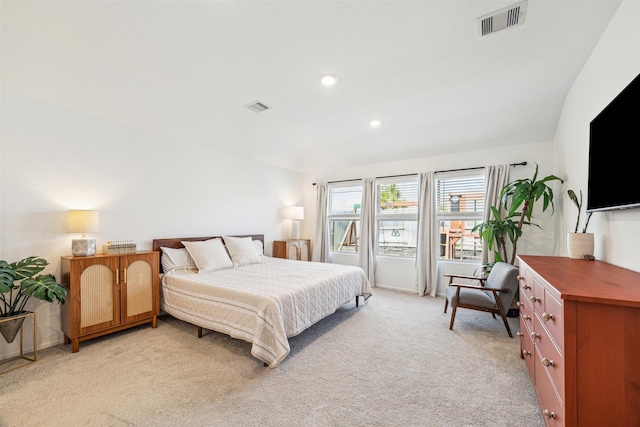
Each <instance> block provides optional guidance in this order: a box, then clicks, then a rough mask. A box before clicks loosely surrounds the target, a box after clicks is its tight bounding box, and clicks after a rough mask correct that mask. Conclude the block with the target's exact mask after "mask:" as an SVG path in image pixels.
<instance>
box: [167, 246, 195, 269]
mask: <svg viewBox="0 0 640 427" xmlns="http://www.w3.org/2000/svg"><path fill="white" fill-rule="evenodd" d="M160 249H161V250H162V271H164V272H165V273H166V272H168V271H169V270H171V269H174V268H176V267H188V266H192V265H196V263H195V262H194V261H193V258H191V256H190V255H189V252H187V250H186V249H185V248H180V249H174V248H160Z"/></svg>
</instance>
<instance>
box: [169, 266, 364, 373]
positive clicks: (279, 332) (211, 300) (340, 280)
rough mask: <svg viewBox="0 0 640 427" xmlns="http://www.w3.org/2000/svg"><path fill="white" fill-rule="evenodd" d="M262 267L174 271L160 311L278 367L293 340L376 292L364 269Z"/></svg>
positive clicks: (182, 268) (170, 275)
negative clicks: (247, 347)
mask: <svg viewBox="0 0 640 427" xmlns="http://www.w3.org/2000/svg"><path fill="white" fill-rule="evenodd" d="M263 261H264V262H262V263H260V264H251V265H245V266H242V267H234V268H229V269H224V270H218V271H215V272H212V273H208V274H198V273H197V272H196V270H195V269H193V268H187V267H179V268H175V269H173V270H171V271H169V272H167V273H165V274H164V276H163V278H162V299H161V307H162V309H163V310H164V311H166V312H167V313H169V314H171V315H172V316H174V317H176V318H178V319H181V320H184V321H186V322H189V323H193V324H195V325H197V326H201V327H203V328H206V329H211V330H215V331H218V332H222V333H225V334H228V335H230V336H232V337H234V338H239V339H242V340H245V341H248V342H250V343H252V348H251V354H253V355H254V356H255V357H257V358H258V359H260V360H262V361H264V362H266V363H267V364H268V365H269V367H272V368H273V367H276V366H278V364H279V363H280V362H281V361H282V360H283V359H284V358H285V357H286V356H287V355H288V354H289V341H288V340H287V338H288V337H292V336H294V335H297V334H299V333H300V332H302V331H304V330H305V329H307V328H308V327H309V326H311V325H313V324H314V323H316V322H318V321H319V320H321V319H323V318H324V317H326V316H328V315H330V314H332V313H334V312H335V311H336V310H337V309H338V308H340V306H342V305H343V304H345V303H347V302H349V301H350V300H352V299H354V298H355V297H356V296H360V295H362V296H365V297H369V296H370V295H371V287H370V285H369V281H368V280H367V277H366V275H365V273H364V271H363V270H362V269H361V268H359V267H352V266H346V265H338V264H325V263H317V262H305V261H293V260H287V259H280V258H271V257H263Z"/></svg>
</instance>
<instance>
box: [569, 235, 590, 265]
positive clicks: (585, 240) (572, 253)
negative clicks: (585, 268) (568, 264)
mask: <svg viewBox="0 0 640 427" xmlns="http://www.w3.org/2000/svg"><path fill="white" fill-rule="evenodd" d="M567 251H568V252H569V258H574V259H583V257H584V256H585V255H589V256H593V233H567Z"/></svg>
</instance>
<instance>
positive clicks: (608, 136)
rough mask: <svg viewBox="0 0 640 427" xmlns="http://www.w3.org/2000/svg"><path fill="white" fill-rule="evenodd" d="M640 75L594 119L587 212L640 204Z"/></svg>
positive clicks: (591, 135)
mask: <svg viewBox="0 0 640 427" xmlns="http://www.w3.org/2000/svg"><path fill="white" fill-rule="evenodd" d="M638 146H640V74H638V76H636V78H635V79H633V80H632V81H631V83H629V85H628V86H627V87H626V88H624V90H623V91H622V92H620V94H618V96H616V97H615V99H614V100H613V101H611V103H609V105H607V106H606V108H605V109H604V110H602V112H600V114H598V115H597V116H596V118H594V119H593V120H592V121H591V125H590V128H589V184H588V187H587V212H592V211H607V210H613V209H626V208H638V207H640V156H638V154H637V151H636V150H637V149H638Z"/></svg>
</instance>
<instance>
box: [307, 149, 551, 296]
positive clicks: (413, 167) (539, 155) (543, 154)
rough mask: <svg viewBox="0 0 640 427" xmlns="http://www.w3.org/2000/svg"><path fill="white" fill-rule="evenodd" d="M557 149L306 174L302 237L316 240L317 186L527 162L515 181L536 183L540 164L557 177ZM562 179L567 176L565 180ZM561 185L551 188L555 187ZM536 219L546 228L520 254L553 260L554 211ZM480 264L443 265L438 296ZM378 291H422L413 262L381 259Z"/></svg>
mask: <svg viewBox="0 0 640 427" xmlns="http://www.w3.org/2000/svg"><path fill="white" fill-rule="evenodd" d="M552 152H553V146H552V142H551V141H546V142H540V143H535V144H526V145H513V146H507V147H502V148H493V149H487V150H478V151H474V152H466V153H458V154H452V155H445V156H433V157H426V158H420V159H411V160H406V161H399V162H389V163H382V164H375V165H368V166H354V167H352V168H349V169H345V170H334V171H323V172H319V173H309V174H306V175H305V184H304V201H305V202H304V203H305V221H304V224H303V229H302V234H303V235H304V236H305V237H307V238H311V239H313V237H314V233H315V224H316V221H315V219H316V187H315V186H313V183H314V182H321V181H338V180H344V179H353V178H364V177H380V176H389V175H400V174H410V173H418V172H426V171H431V170H433V171H440V170H449V169H459V168H469V167H478V166H487V165H497V164H505V163H520V162H523V161H526V162H528V164H527V166H518V167H514V168H511V171H510V176H511V179H512V180H513V179H519V178H531V177H532V176H533V173H534V171H535V164H536V163H537V164H538V165H539V172H538V174H539V176H546V175H549V174H552V173H553V172H552V166H553V157H552ZM560 178H562V177H560ZM559 184H560V183H557V185H556V184H552V187H553V188H555V187H556V186H558V188H559ZM540 208H541V206H538V207H537V208H536V209H537V210H538V212H536V214H534V218H535V221H534V222H536V223H537V224H539V225H540V226H541V229H537V228H535V227H528V228H527V229H526V230H525V233H524V234H523V237H522V239H521V241H520V242H519V243H518V245H519V250H518V253H520V254H548V255H552V254H553V253H554V251H555V247H556V234H555V227H554V221H553V217H552V214H551V210H547V211H546V212H544V213H543V212H541V211H540ZM331 261H332V262H336V263H340V264H351V265H357V264H358V257H357V255H352V254H332V256H331ZM478 266H479V263H474V262H467V261H459V262H456V261H441V262H439V267H438V270H439V275H440V278H439V281H438V288H437V291H436V292H437V294H438V295H443V294H444V289H445V287H446V283H447V282H446V281H445V278H444V277H443V276H442V275H443V274H445V273H463V274H472V273H473V272H474V270H476V269H477V268H478ZM376 286H380V287H390V288H394V289H398V290H403V291H408V292H417V288H416V270H415V260H414V259H399V258H397V257H378V264H377V268H376Z"/></svg>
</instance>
